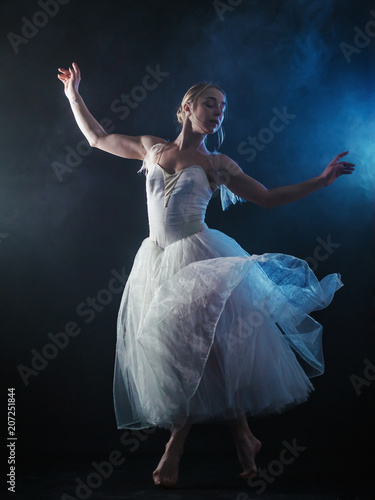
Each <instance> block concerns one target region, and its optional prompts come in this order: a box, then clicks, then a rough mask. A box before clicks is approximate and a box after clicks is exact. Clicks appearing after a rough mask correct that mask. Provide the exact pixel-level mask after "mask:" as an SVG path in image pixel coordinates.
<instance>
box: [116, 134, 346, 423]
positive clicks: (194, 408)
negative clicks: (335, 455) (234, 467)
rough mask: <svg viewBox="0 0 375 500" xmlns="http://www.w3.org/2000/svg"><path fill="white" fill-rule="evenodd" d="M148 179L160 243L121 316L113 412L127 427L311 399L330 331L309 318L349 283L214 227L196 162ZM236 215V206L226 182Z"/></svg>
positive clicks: (144, 250) (153, 230)
mask: <svg viewBox="0 0 375 500" xmlns="http://www.w3.org/2000/svg"><path fill="white" fill-rule="evenodd" d="M162 148H163V144H156V145H155V146H154V147H153V148H152V150H151V151H150V152H149V154H148V155H147V157H146V158H145V161H144V163H143V166H142V168H141V170H140V171H139V172H141V171H144V172H145V173H146V191H147V205H148V217H149V228H150V235H149V237H148V238H146V239H145V240H143V242H142V244H141V247H140V248H139V250H138V252H137V254H136V257H135V260H134V264H133V267H132V270H131V273H130V275H129V277H128V280H127V283H126V286H125V290H124V292H123V297H122V301H121V305H120V310H119V315H118V333H117V347H116V360H115V371H114V386H113V391H114V406H115V413H116V419H117V426H118V428H119V429H142V428H146V427H152V426H158V427H163V428H167V429H171V428H172V425H173V423H175V422H178V423H183V422H185V421H186V419H187V418H189V422H190V423H194V422H199V421H221V420H225V419H230V418H235V417H237V416H239V415H241V414H243V413H245V414H246V415H248V416H252V415H253V416H255V415H265V414H269V413H275V412H281V411H284V410H285V409H287V408H289V407H291V406H294V405H296V404H299V403H301V402H303V401H305V400H306V399H307V398H308V396H309V393H310V392H311V391H312V390H313V386H312V384H311V382H310V380H309V378H311V377H314V376H316V375H320V374H321V373H323V370H324V361H323V352H322V327H321V325H320V324H319V323H317V322H316V321H315V320H314V319H312V318H311V317H310V316H309V313H310V312H311V311H314V310H318V309H323V308H324V307H326V306H327V305H328V304H329V303H330V302H331V300H332V298H333V295H334V293H335V291H336V290H338V289H339V288H340V287H341V286H342V282H341V281H340V275H339V274H330V275H328V276H326V277H325V278H324V279H322V280H321V281H320V282H319V281H318V280H317V278H316V276H315V275H314V273H313V272H312V271H311V269H310V268H309V266H308V264H307V263H306V262H305V261H304V260H301V259H298V258H296V257H293V256H290V255H285V254H280V253H266V254H263V255H250V254H249V253H247V252H246V251H245V250H244V249H243V248H242V247H241V246H240V245H239V244H238V243H237V242H236V241H235V240H233V239H232V238H230V237H229V236H227V235H225V234H224V233H222V232H220V231H217V230H215V229H210V228H208V227H207V225H206V224H205V222H204V217H205V212H206V208H207V205H208V203H209V201H210V199H211V197H212V194H213V193H212V190H211V187H210V183H209V181H208V178H207V175H206V172H205V171H204V170H203V168H202V167H201V166H199V165H191V166H189V167H187V168H185V169H183V170H182V171H179V172H177V173H176V174H172V175H170V174H168V173H167V172H166V171H165V170H164V169H163V168H162V167H161V166H160V165H159V164H158V163H156V162H155V160H154V158H155V155H156V154H157V153H160V151H161V150H162ZM219 189H220V194H221V201H222V205H223V208H224V209H226V208H227V207H228V205H229V204H230V203H231V202H235V201H236V198H237V197H235V196H234V195H233V194H232V193H231V192H230V191H229V190H228V189H227V188H226V186H225V185H224V184H222V185H221V186H220V187H219Z"/></svg>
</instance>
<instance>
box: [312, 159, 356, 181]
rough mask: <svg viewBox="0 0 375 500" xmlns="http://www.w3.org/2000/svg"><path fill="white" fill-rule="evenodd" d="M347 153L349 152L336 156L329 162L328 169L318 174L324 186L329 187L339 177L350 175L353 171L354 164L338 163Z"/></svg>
mask: <svg viewBox="0 0 375 500" xmlns="http://www.w3.org/2000/svg"><path fill="white" fill-rule="evenodd" d="M348 153H349V151H344V153H340V154H338V155H337V156H336V157H335V159H334V160H332V161H331V163H330V164H329V165H328V167H327V168H326V169H325V170H324V171H323V172H322V173H321V174H320V177H321V178H322V179H324V183H325V186H329V185H330V184H332V182H334V181H335V180H336V179H337V178H338V177H340V175H343V174H351V173H352V172H353V171H354V167H355V164H354V163H349V162H347V161H339V160H340V159H341V158H342V157H343V156H346V155H347V154H348Z"/></svg>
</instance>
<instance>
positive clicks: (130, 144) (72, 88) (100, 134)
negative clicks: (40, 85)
mask: <svg viewBox="0 0 375 500" xmlns="http://www.w3.org/2000/svg"><path fill="white" fill-rule="evenodd" d="M59 71H60V74H59V75H57V76H58V78H59V79H60V80H61V81H62V82H63V83H64V92H65V95H66V96H67V98H68V99H69V102H70V105H71V108H72V111H73V114H74V118H75V120H76V122H77V124H78V126H79V128H80V129H81V132H82V133H83V135H84V136H85V137H86V139H87V140H88V142H89V144H90V146H92V147H95V148H98V149H101V150H102V151H106V152H107V153H111V154H113V155H116V156H121V157H122V158H128V159H135V160H143V159H144V157H145V156H146V154H147V151H148V150H149V149H150V148H151V147H152V146H153V145H154V144H157V143H159V142H165V141H164V139H161V138H160V137H154V136H150V135H140V136H130V135H123V134H108V133H107V132H106V131H105V130H104V128H103V127H102V126H101V125H100V123H99V122H98V121H97V120H96V119H95V118H94V117H93V116H92V114H91V113H90V111H89V110H88V109H87V107H86V104H85V103H84V101H83V99H82V97H81V96H80V94H79V84H80V81H81V72H80V70H79V68H78V66H77V64H76V63H73V64H72V67H71V68H69V69H68V70H66V69H63V68H59Z"/></svg>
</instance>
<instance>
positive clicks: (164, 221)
mask: <svg viewBox="0 0 375 500" xmlns="http://www.w3.org/2000/svg"><path fill="white" fill-rule="evenodd" d="M146 193H147V211H148V221H149V228H150V238H151V239H152V240H153V241H155V243H157V244H158V245H160V246H161V247H163V248H165V247H166V246H168V245H170V244H171V243H174V242H175V241H177V240H180V239H181V238H185V237H186V236H190V235H191V234H194V233H196V232H198V231H201V230H202V229H203V228H205V227H207V225H206V224H205V222H204V218H205V215H206V209H207V205H208V202H209V201H210V199H211V196H212V190H211V187H210V184H209V181H208V178H207V175H206V173H205V171H204V170H203V168H202V167H201V166H200V165H191V166H189V167H186V168H184V169H183V170H180V171H179V172H176V173H175V174H168V172H166V171H165V170H164V169H163V168H162V167H161V166H160V165H159V164H158V163H153V164H152V165H151V167H150V168H149V169H148V174H147V180H146Z"/></svg>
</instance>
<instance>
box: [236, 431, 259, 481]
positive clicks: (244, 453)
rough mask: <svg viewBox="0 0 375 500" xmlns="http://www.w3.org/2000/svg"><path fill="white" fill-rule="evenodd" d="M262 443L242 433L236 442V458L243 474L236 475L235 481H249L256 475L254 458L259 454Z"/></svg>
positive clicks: (250, 435)
mask: <svg viewBox="0 0 375 500" xmlns="http://www.w3.org/2000/svg"><path fill="white" fill-rule="evenodd" d="M261 447H262V443H261V442H260V441H259V440H258V439H256V438H255V437H254V436H253V435H252V434H249V433H247V432H244V433H243V434H242V435H241V436H239V437H238V439H237V440H236V448H237V456H238V458H239V461H240V463H241V465H242V467H243V472H241V473H240V474H238V476H237V479H250V478H251V477H255V476H256V475H257V474H258V469H257V466H256V465H255V457H256V455H257V454H258V453H259V451H260V449H261Z"/></svg>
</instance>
